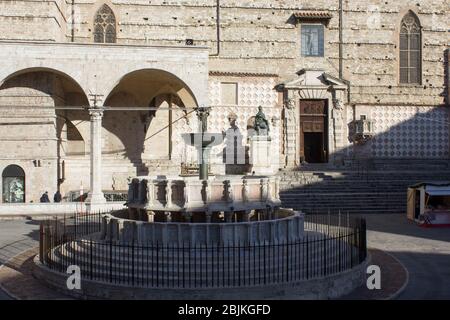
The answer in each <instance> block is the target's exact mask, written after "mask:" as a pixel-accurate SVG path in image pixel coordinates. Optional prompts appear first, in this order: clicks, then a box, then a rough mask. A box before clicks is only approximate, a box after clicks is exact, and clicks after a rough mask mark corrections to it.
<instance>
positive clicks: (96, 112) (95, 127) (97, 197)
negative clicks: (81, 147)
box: [86, 107, 106, 205]
mask: <svg viewBox="0 0 450 320" xmlns="http://www.w3.org/2000/svg"><path fill="white" fill-rule="evenodd" d="M89 116H90V122H91V153H90V157H91V167H90V170H91V191H90V193H89V196H88V198H87V200H86V202H87V203H88V204H91V205H96V204H104V203H106V199H105V197H104V195H103V192H102V118H103V108H102V107H93V108H90V109H89Z"/></svg>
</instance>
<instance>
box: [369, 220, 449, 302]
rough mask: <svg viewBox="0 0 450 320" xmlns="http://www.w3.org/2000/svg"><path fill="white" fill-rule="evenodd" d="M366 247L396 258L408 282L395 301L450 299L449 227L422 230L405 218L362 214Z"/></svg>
mask: <svg viewBox="0 0 450 320" xmlns="http://www.w3.org/2000/svg"><path fill="white" fill-rule="evenodd" d="M364 217H365V218H366V219H367V229H368V235H367V237H368V245H369V247H372V248H376V249H380V250H383V251H386V252H388V253H390V254H392V255H393V256H394V257H396V258H397V259H398V260H399V261H400V262H401V263H402V264H403V265H404V266H405V267H406V269H407V270H408V273H409V282H408V285H407V286H406V288H405V290H404V291H403V292H402V293H401V294H400V295H399V296H398V297H397V298H398V299H450V228H432V229H427V228H421V227H418V226H417V225H416V224H415V223H414V222H412V221H408V220H407V219H406V216H405V215H398V214H387V215H365V216H364Z"/></svg>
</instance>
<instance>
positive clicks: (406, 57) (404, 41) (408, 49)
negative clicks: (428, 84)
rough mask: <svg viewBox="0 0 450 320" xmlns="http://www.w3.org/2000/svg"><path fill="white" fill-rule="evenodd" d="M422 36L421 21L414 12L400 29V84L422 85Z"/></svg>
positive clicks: (409, 13)
mask: <svg viewBox="0 0 450 320" xmlns="http://www.w3.org/2000/svg"><path fill="white" fill-rule="evenodd" d="M421 69H422V34H421V26H420V21H419V19H418V18H417V16H416V15H415V14H414V13H413V12H412V11H410V12H408V13H407V14H406V15H405V17H404V18H403V20H402V24H401V28H400V83H405V84H420V83H421V78H422V71H421Z"/></svg>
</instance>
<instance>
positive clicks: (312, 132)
mask: <svg viewBox="0 0 450 320" xmlns="http://www.w3.org/2000/svg"><path fill="white" fill-rule="evenodd" d="M300 159H301V160H302V161H305V162H307V163H326V162H328V103H327V100H300Z"/></svg>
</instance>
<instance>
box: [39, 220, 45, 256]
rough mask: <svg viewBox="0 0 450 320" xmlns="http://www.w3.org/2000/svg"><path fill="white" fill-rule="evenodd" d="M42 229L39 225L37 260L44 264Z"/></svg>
mask: <svg viewBox="0 0 450 320" xmlns="http://www.w3.org/2000/svg"><path fill="white" fill-rule="evenodd" d="M43 238H44V227H43V226H42V222H41V223H40V224H39V260H40V261H41V263H42V264H44V239H43Z"/></svg>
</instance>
